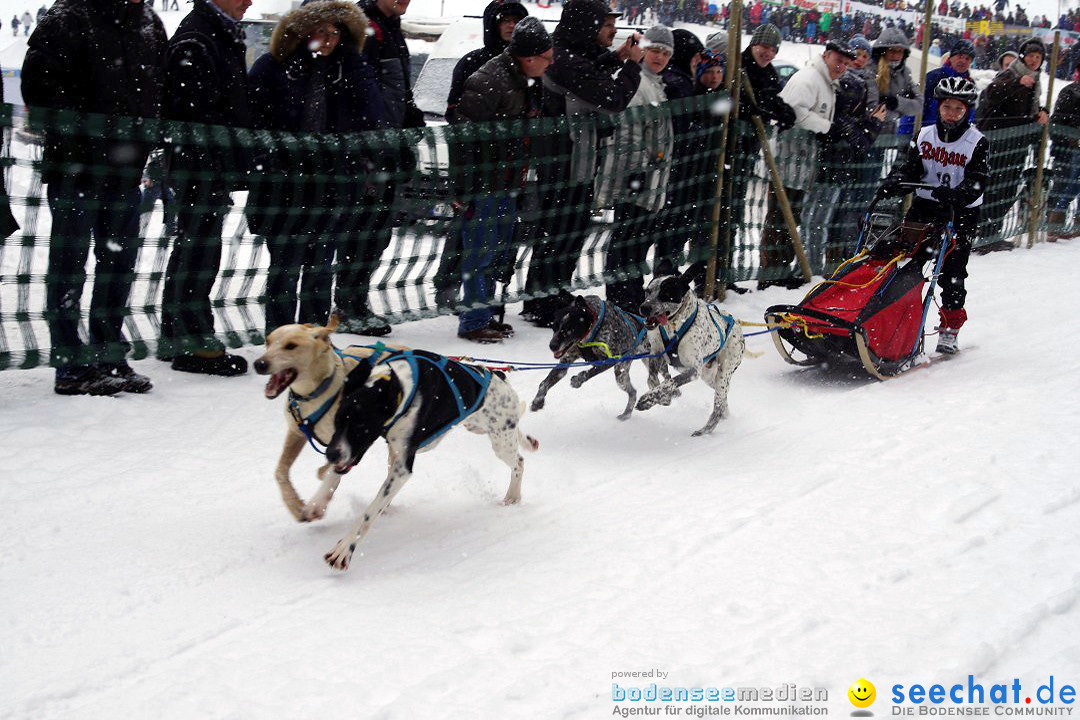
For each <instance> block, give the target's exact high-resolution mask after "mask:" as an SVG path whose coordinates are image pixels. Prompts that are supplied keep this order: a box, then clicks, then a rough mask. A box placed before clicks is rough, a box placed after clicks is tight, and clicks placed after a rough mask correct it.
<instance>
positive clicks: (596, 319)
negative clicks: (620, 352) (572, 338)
mask: <svg viewBox="0 0 1080 720" xmlns="http://www.w3.org/2000/svg"><path fill="white" fill-rule="evenodd" d="M615 311H616V312H617V313H619V317H620V318H622V321H623V322H624V323H625V324H626V327H627V329H628V330H630V332H631V333H632V332H634V324H633V323H632V322H630V318H634V319H635V320H637V321H638V322H639V323H640V324H641V330H639V331H638V333H637V335H636V337H634V342H633V343H631V345H630V349H629V350H627V352H633V351H634V349H635V348H637V346H638V345H640V344H641V341H642V340H644V339H645V334H646V333H647V330H645V318H643V317H639V316H638V315H634V314H633V313H628V312H626V311H625V310H623V309H622V308H621V307H619V306H618V305H616V306H615ZM589 312H592V308H591V307H590V308H589ZM606 316H607V302H605V301H604V300H601V301H600V312H596V313H593V324H592V327H591V328H590V329H589V332H588V333H587V337H586V338H585V339H584V340H579V341H578V347H579V348H581V349H582V350H585V349H588V348H600V349H601V350H603V351H604V354H605V355H606V356H607V357H609V358H613V357H615V355H613V354H612V352H611V348H610V347H608V344H607V343H606V342H604V341H602V340H597V339H596V335H597V333H599V332H600V326H601V325H603V324H604V318H605V317H606Z"/></svg>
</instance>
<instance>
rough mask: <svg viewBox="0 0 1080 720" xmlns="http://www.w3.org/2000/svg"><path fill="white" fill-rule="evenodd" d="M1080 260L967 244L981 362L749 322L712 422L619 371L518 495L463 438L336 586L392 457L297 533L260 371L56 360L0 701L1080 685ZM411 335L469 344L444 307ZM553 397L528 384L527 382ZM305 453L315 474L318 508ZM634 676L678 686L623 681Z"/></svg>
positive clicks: (695, 389) (23, 418)
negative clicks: (919, 363)
mask: <svg viewBox="0 0 1080 720" xmlns="http://www.w3.org/2000/svg"><path fill="white" fill-rule="evenodd" d="M1078 263H1080V245H1078V244H1077V243H1075V242H1073V243H1058V244H1056V245H1047V244H1041V245H1039V246H1037V247H1036V248H1035V249H1033V250H1030V251H1028V250H1017V251H1015V252H1012V253H996V254H993V255H989V256H986V257H976V258H973V260H972V264H971V279H970V289H971V294H970V296H969V302H968V306H969V309H970V312H971V317H972V319H971V321H970V322H969V324H968V325H967V327H965V328H964V331H963V332H962V333H961V335H960V339H961V343H962V345H963V346H965V348H966V349H965V350H964V352H963V353H962V354H961V355H960V356H959V357H957V358H955V359H954V360H952V361H950V362H947V363H941V364H938V365H934V366H931V367H929V368H925V369H920V370H916V371H914V372H912V373H910V374H909V375H907V376H904V377H901V378H898V379H895V380H892V381H890V382H887V383H878V382H874V381H870V380H868V379H866V378H865V377H862V376H860V375H859V374H858V373H855V374H851V373H847V372H842V371H838V370H834V371H825V372H823V371H822V370H819V369H811V370H802V369H797V368H793V367H791V366H788V365H785V364H784V363H783V362H782V361H781V359H780V357H779V356H778V355H777V353H776V352H775V351H774V350H773V348H772V346H771V343H770V342H769V340H768V338H767V337H755V338H751V339H750V341H749V348H750V349H751V350H753V351H757V352H758V353H760V356H758V357H753V358H751V357H748V358H747V359H746V360H745V361H744V363H743V366H742V368H740V370H739V371H738V372H737V373H736V375H735V377H734V382H733V387H732V391H731V407H732V413H731V416H730V417H729V418H727V419H726V420H724V421H723V422H722V423H721V425H720V426H719V428H718V429H717V431H716V433H715V434H713V435H712V436H710V437H706V438H694V439H692V438H690V437H689V434H690V432H691V430H693V429H695V428H697V427H699V426H700V425H701V423H702V422H703V421H704V419H705V417H706V416H707V414H708V411H709V407H710V397H709V392H708V390H707V388H705V386H704V385H702V384H700V383H698V384H694V385H690V386H688V387H687V388H686V389H685V390H684V397H682V398H680V399H678V400H677V401H676V402H675V404H674V405H673V406H672V407H670V408H657V409H654V410H650V411H649V412H647V413H641V414H635V415H634V416H633V417H632V418H631V419H630V420H629V421H627V422H625V423H620V422H619V421H617V420H616V419H615V415H616V414H617V413H618V412H619V411H620V410H621V408H622V405H623V402H624V399H623V398H624V396H623V395H622V394H621V392H620V391H619V390H618V389H617V388H616V387H615V384H614V382H613V381H612V379H611V377H610V376H607V375H605V376H601V377H599V378H596V379H595V380H593V381H591V382H590V383H588V384H587V385H585V386H584V387H583V388H581V389H580V390H576V391H575V390H572V389H571V388H570V387H569V384H568V383H567V382H564V383H562V384H560V385H559V386H557V387H556V388H555V390H553V391H552V393H551V394H550V395H549V397H548V405H547V409H545V410H543V411H542V412H540V413H530V414H528V415H527V416H526V417H525V418H524V421H523V424H524V427H525V428H526V429H527V431H528V432H530V433H531V434H534V435H535V436H536V437H537V438H538V439H539V440H540V443H541V447H540V451H539V452H538V453H536V454H533V455H530V456H529V457H528V458H527V461H526V472H525V483H524V502H523V504H522V505H520V506H518V507H503V506H500V505H499V504H498V501H499V499H501V497H502V494H503V493H504V491H505V488H506V483H507V482H508V479H509V473H508V471H507V470H506V468H505V467H504V466H503V465H502V464H500V463H499V462H498V461H497V460H496V459H495V457H494V456H493V454H492V453H491V452H490V450H489V449H488V446H487V441H486V439H484V438H482V437H478V436H473V435H470V434H469V433H466V432H463V431H461V430H456V431H454V432H452V433H451V434H450V435H449V436H447V438H446V439H445V441H444V442H443V443H442V445H441V446H440V447H438V448H437V449H435V450H434V451H433V452H432V453H429V454H425V455H421V456H420V457H419V458H418V460H417V463H416V476H415V478H413V480H412V482H411V483H410V484H409V485H408V487H406V488H405V489H404V490H403V492H402V493H401V494H400V495H399V496H398V499H397V501H396V502H395V504H394V506H393V507H392V508H391V511H390V512H389V514H388V515H387V516H386V517H384V518H382V519H381V520H380V521H379V522H378V523H377V524H376V525H375V528H374V530H373V531H372V533H371V534H370V535H369V536H368V538H367V540H366V541H365V543H364V544H363V545H361V547H360V549H359V550H358V551H357V556H356V557H355V558H354V562H353V567H352V568H351V569H350V570H349V571H348V572H347V573H345V574H337V573H334V572H332V571H330V570H329V569H328V568H327V567H326V565H325V564H324V563H323V561H322V555H323V553H324V552H326V551H327V550H329V549H330V548H331V547H332V546H333V544H334V542H335V541H336V540H337V538H338V537H339V536H340V535H341V534H342V533H343V532H344V530H345V528H346V527H347V525H348V524H349V523H350V522H351V520H352V518H353V516H354V515H355V514H356V513H357V512H358V510H359V509H360V508H362V507H363V506H364V505H366V504H367V502H368V501H369V500H370V498H371V496H372V495H373V493H374V492H375V490H376V488H377V486H378V483H379V482H380V481H381V479H382V475H383V473H384V472H385V463H384V457H383V453H384V450H383V448H382V446H381V445H380V446H376V448H374V449H373V451H372V452H371V453H370V455H369V457H367V458H366V459H365V460H364V461H363V462H362V463H361V465H360V466H358V467H357V468H356V469H355V470H354V471H353V472H352V473H351V474H350V475H349V476H348V477H347V478H346V480H345V482H344V484H343V486H342V488H341V490H340V491H339V493H338V497H337V498H336V500H335V502H334V503H333V504H332V505H331V507H330V511H329V513H328V516H327V518H326V519H325V520H323V521H321V522H319V523H315V524H312V525H303V526H302V525H298V524H296V523H295V522H293V521H292V520H291V518H290V517H289V516H288V514H287V512H286V511H285V509H284V508H283V507H282V504H281V501H280V500H279V498H278V493H277V490H276V487H275V484H274V482H273V479H272V472H273V467H274V464H275V461H276V458H277V454H278V452H279V449H280V443H281V438H282V435H283V432H284V428H283V419H282V411H283V408H282V402H283V401H282V400H280V399H279V400H278V401H276V402H269V401H267V400H265V399H264V398H263V396H262V393H261V386H262V379H261V378H258V377H256V376H253V375H248V376H246V377H243V378H238V379H218V378H205V377H195V376H187V375H182V374H179V373H174V372H171V371H170V370H168V369H167V367H166V366H165V365H164V364H161V363H158V362H157V361H153V360H146V361H140V362H137V363H135V366H136V368H137V369H138V370H140V371H142V372H145V373H147V374H149V375H151V376H152V377H153V379H154V381H155V383H156V387H155V389H154V391H153V392H152V393H151V394H149V395H146V396H141V397H138V396H123V397H119V398H84V397H76V398H61V397H58V396H55V395H53V394H52V392H51V388H50V381H51V374H50V371H49V370H47V369H44V368H42V369H38V370H31V371H8V372H2V373H0V392H2V394H3V396H4V399H5V402H4V404H3V408H2V409H0V437H3V438H4V440H3V442H2V443H0V467H2V468H3V473H2V474H3V482H2V483H0V508H2V509H0V527H3V529H4V532H3V533H2V534H0V584H2V587H3V593H2V595H0V609H2V612H0V637H3V643H2V648H3V649H2V651H0V687H2V688H3V697H4V700H3V702H2V703H0V717H4V718H74V717H78V718H116V717H160V718H185V719H186V718H192V717H201V718H266V717H282V718H284V717H289V718H296V717H305V718H403V719H412V718H603V717H610V716H611V715H612V711H613V708H614V707H616V703H614V702H613V701H612V682H619V683H620V686H621V687H626V686H627V685H635V686H646V685H648V684H649V683H650V682H659V683H660V684H661V685H666V686H683V687H691V686H695V685H697V686H715V687H725V686H731V687H739V686H754V687H777V686H780V685H782V684H786V683H795V684H797V685H798V686H800V687H812V688H825V689H827V691H828V693H829V696H828V698H829V699H828V702H825V703H818V704H817V705H815V706H814V707H819V708H823V709H827V710H828V711H829V712H830V713H831V714H832V715H841V716H846V715H847V714H848V713H849V712H850V711H851V710H852V707H851V705H850V704H848V702H847V700H846V697H845V694H844V693H845V691H846V688H847V687H848V686H849V685H850V684H851V683H852V682H854V681H855V680H857V679H859V678H862V677H865V678H867V679H869V680H870V681H871V682H874V683H876V685H877V688H878V693H879V700H878V701H877V704H876V706H875V707H872V708H871V709H872V710H876V714H877V715H878V716H884V715H889V714H890V708H889V707H887V706H888V704H889V703H888V695H889V692H888V688H889V687H890V686H891V685H893V684H896V683H901V684H905V685H907V684H910V683H914V682H922V683H925V684H927V685H929V684H930V683H932V682H941V683H950V682H966V678H967V676H968V674H973V675H975V677H976V681H979V682H982V683H985V684H986V686H987V687H988V688H989V686H990V684H992V683H995V682H1011V681H1012V678H1014V677H1015V678H1019V679H1020V680H1021V682H1022V683H1023V684H1024V687H1025V688H1027V689H1029V691H1033V690H1034V688H1035V686H1036V685H1038V684H1042V683H1045V682H1046V680H1047V678H1048V677H1049V676H1050V675H1054V676H1055V678H1056V682H1057V684H1058V687H1060V685H1062V684H1065V683H1070V684H1073V685H1074V686H1075V685H1076V684H1077V682H1078V681H1080V647H1078V646H1077V626H1078V625H1077V623H1078V620H1080V606H1078V605H1077V602H1076V601H1077V597H1078V595H1080V570H1078V563H1077V561H1078V551H1077V548H1078V547H1080V489H1078V487H1077V477H1078V472H1077V460H1076V458H1077V454H1078V451H1080V447H1078V441H1077V437H1078V436H1077V432H1076V428H1077V426H1078V423H1080V405H1078V403H1077V402H1076V396H1077V392H1078V391H1080V361H1078V360H1077V358H1078V357H1080V340H1078V339H1077V336H1076V334H1075V333H1073V332H1071V331H1070V328H1071V327H1072V325H1073V321H1072V320H1071V319H1070V313H1071V311H1072V310H1073V309H1075V308H1076V307H1077V306H1078V305H1080V287H1078V286H1077V284H1076V283H1075V282H1073V278H1072V274H1073V273H1072V268H1074V267H1076V266H1077V264H1078ZM797 299H798V296H797V294H796V293H795V292H793V291H787V290H782V289H778V288H773V289H770V290H769V291H766V292H754V293H751V294H749V295H745V296H741V297H736V298H734V299H733V300H732V301H731V302H730V303H729V304H728V307H729V308H730V310H731V311H732V312H733V313H734V314H736V315H737V316H738V317H740V318H743V319H747V320H751V321H756V320H760V319H761V316H762V310H763V309H764V308H765V307H766V306H768V305H770V304H774V303H779V302H792V301H795V300H797ZM511 319H513V318H511ZM517 326H518V336H517V337H515V338H514V339H512V340H511V341H508V342H507V343H505V344H504V345H502V346H497V347H494V348H491V349H487V348H485V349H484V355H486V356H489V357H495V358H501V359H507V360H514V359H518V360H539V359H542V358H544V357H547V355H548V354H547V351H546V342H547V339H548V333H547V332H546V331H541V330H538V329H534V328H531V327H529V326H527V325H525V324H524V323H517ZM752 329H753V328H751V330H752ZM393 338H394V339H396V340H398V341H401V342H404V343H408V344H410V345H415V346H419V347H425V348H430V349H434V350H438V351H442V352H444V353H448V354H458V353H476V352H477V347H476V346H472V345H468V344H467V343H464V342H462V341H459V340H457V339H456V338H455V337H454V323H453V321H452V320H451V319H449V318H440V319H437V320H429V321H424V322H418V323H411V324H406V325H402V326H399V327H398V328H396V329H395V332H394V335H393ZM348 340H349V338H340V339H339V343H340V344H343V343H345V342H347V341H348ZM258 352H259V349H258V348H247V349H245V350H244V351H243V353H244V354H245V355H246V356H247V357H248V358H249V359H252V358H254V357H256V356H257V354H258ZM633 374H634V380H635V383H636V384H637V385H638V386H639V387H643V386H644V371H643V369H642V368H640V367H636V368H634V371H633ZM539 380H540V376H539V375H538V374H537V373H528V372H520V373H514V374H512V375H511V382H512V384H513V385H514V387H515V388H516V389H517V390H518V391H519V393H520V394H521V395H522V397H524V398H526V399H528V398H531V396H532V394H533V392H534V391H535V388H536V385H537V383H538V382H539ZM316 466H317V462H316V456H315V454H314V453H312V452H310V451H305V454H304V455H303V456H302V458H301V461H300V462H299V463H298V465H297V467H296V468H294V480H295V481H296V483H297V486H298V488H300V490H301V492H302V493H303V494H304V495H305V496H309V495H310V494H311V493H312V492H313V491H314V488H315V485H316V481H315V476H314V471H315V468H316ZM649 669H659V670H661V671H663V672H665V673H669V674H668V675H667V677H666V679H664V680H657V679H656V678H653V679H651V680H650V679H640V680H633V679H631V680H627V679H623V678H620V679H617V680H613V675H612V674H613V673H616V672H623V671H641V670H649ZM1021 702H1022V701H1021ZM637 704H638V705H640V704H641V703H637ZM722 704H723V703H697V704H694V703H678V704H676V705H677V706H679V707H680V710H681V711H682V714H683V715H684V716H685V715H688V714H689V711H690V710H691V709H692V708H695V707H708V706H712V707H714V709H715V707H716V706H717V705H722ZM622 705H627V703H622ZM654 705H655V704H654ZM727 705H729V706H730V705H732V703H728V704H727ZM768 705H769V704H768V703H759V704H757V707H765V706H768ZM774 705H775V703H774ZM1057 707H1058V708H1064V707H1065V706H1062V705H1060V704H1059V705H1058V706H1057Z"/></svg>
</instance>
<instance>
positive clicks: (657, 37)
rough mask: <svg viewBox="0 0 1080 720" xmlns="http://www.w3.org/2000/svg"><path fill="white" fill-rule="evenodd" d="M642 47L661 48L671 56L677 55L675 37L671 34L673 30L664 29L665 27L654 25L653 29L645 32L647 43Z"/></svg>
mask: <svg viewBox="0 0 1080 720" xmlns="http://www.w3.org/2000/svg"><path fill="white" fill-rule="evenodd" d="M642 47H645V48H650V47H655V48H660V49H661V50H667V51H668V52H669V53H671V54H673V55H674V54H675V36H674V35H673V34H672V33H671V28H669V27H664V26H663V25H653V26H652V27H651V28H649V29H648V30H646V31H645V42H643V43H642Z"/></svg>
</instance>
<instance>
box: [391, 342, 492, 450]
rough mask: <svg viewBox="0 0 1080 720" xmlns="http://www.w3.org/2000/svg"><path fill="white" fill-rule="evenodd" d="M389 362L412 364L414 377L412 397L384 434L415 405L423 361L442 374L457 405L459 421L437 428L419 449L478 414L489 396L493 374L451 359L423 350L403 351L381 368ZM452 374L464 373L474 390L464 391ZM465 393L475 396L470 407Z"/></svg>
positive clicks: (402, 405) (467, 389) (407, 399)
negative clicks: (398, 361) (402, 361)
mask: <svg viewBox="0 0 1080 720" xmlns="http://www.w3.org/2000/svg"><path fill="white" fill-rule="evenodd" d="M390 360H404V361H405V362H407V363H409V369H410V370H411V371H412V375H413V385H412V389H411V390H409V396H408V397H407V398H405V400H404V402H400V403H399V405H398V411H397V413H395V414H394V417H392V418H390V420H389V421H387V422H386V423H385V424H384V425H383V430H384V432H385V431H388V430H390V428H392V427H393V426H394V424H395V423H396V422H397V421H398V420H400V419H401V418H402V417H403V416H404V415H405V413H407V412H408V411H409V408H410V407H411V406H412V402H413V400H414V399H415V398H416V389H417V388H418V387H419V386H420V362H421V361H423V362H425V363H427V364H428V365H430V366H431V367H434V368H436V369H437V370H439V371H440V372H441V373H442V377H443V380H445V381H446V385H447V386H448V387H449V388H450V392H451V393H452V394H453V397H454V402H455V404H456V405H457V417H456V418H454V419H452V420H450V422H448V423H446V424H445V425H443V426H442V427H441V428H438V429H437V430H435V432H433V433H432V434H431V435H429V436H428V437H427V438H425V439H424V440H422V441H421V442H420V443H419V445H418V446H417V447H419V448H424V447H427V446H428V445H430V444H431V443H433V442H435V441H436V440H438V439H439V438H441V437H442V436H443V435H445V434H446V433H447V432H449V431H450V430H451V429H452V428H453V427H454V426H455V425H457V424H458V423H459V422H461V421H462V420H464V419H465V418H467V417H468V416H469V415H472V414H473V413H474V412H476V409H477V408H478V407H480V404H481V403H482V402H484V398H485V397H486V396H487V391H488V387H489V386H490V385H491V370H488V369H487V368H482V367H476V366H473V365H467V364H465V363H462V362H458V361H456V360H451V359H450V358H448V357H444V356H442V355H436V354H434V353H429V352H425V351H423V350H403V351H399V352H395V353H394V354H393V355H392V356H391V357H389V358H387V359H386V360H383V361H382V362H380V363H379V364H383V363H386V362H389V361H390ZM452 370H456V371H460V372H462V373H464V375H465V377H467V378H468V379H469V380H471V381H472V382H473V383H475V385H474V386H473V387H471V388H463V387H462V385H461V379H460V378H459V379H455V378H454V377H453V375H452V374H451V371H452ZM463 391H465V393H467V394H469V395H474V397H472V398H471V402H469V403H468V405H466V398H465V393H463Z"/></svg>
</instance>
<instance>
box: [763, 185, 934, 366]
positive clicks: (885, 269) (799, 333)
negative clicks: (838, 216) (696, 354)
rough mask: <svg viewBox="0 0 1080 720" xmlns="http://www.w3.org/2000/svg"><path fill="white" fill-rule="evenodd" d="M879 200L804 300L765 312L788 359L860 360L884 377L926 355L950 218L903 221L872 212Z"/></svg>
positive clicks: (798, 361) (805, 362)
mask: <svg viewBox="0 0 1080 720" xmlns="http://www.w3.org/2000/svg"><path fill="white" fill-rule="evenodd" d="M906 186H907V187H911V188H916V187H925V186H923V185H918V184H907V185H906ZM877 203H878V199H875V200H874V202H872V203H871V204H870V207H869V208H868V209H867V211H866V214H865V216H864V217H863V220H862V222H861V223H860V227H859V241H858V245H857V247H856V253H855V255H854V256H853V257H851V258H849V259H848V260H845V261H844V262H843V263H841V264H840V267H838V268H837V269H836V271H835V272H834V273H833V274H832V276H831V277H829V278H828V279H826V280H824V281H822V282H821V283H819V284H818V285H817V286H815V287H814V288H813V289H812V290H811V291H810V292H809V293H807V295H806V297H804V298H803V300H802V302H800V303H799V304H798V305H773V306H772V307H770V308H769V309H768V310H766V311H765V322H766V323H767V324H768V326H769V328H770V329H771V330H773V332H772V336H773V342H774V343H775V344H776V349H777V350H778V351H779V352H780V355H781V356H782V357H783V358H784V359H785V360H786V361H787V362H789V363H791V364H793V365H803V366H806V365H818V364H821V363H824V362H828V361H835V360H840V361H847V362H857V363H861V364H862V366H863V368H865V370H866V372H868V373H869V374H870V375H873V376H874V377H876V378H878V379H879V380H886V379H888V378H889V377H892V376H894V375H897V374H899V373H901V372H903V371H904V370H906V369H908V368H909V367H911V366H912V365H913V364H917V363H918V361H919V360H920V356H921V355H922V354H923V327H924V326H925V324H926V315H927V313H928V312H929V310H930V306H931V305H932V304H933V301H934V287H935V285H936V283H937V277H938V274H939V273H940V271H941V263H942V261H943V260H944V258H945V254H946V253H947V252H948V249H949V247H950V245H951V243H952V221H951V220H950V221H949V222H948V224H947V225H946V226H945V227H944V228H940V227H935V226H932V225H925V224H922V223H914V222H908V221H902V220H898V219H897V218H896V216H895V215H893V214H890V213H879V212H874V208H875V206H876V205H877ZM928 266H929V269H930V272H929V276H927V268H928Z"/></svg>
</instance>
